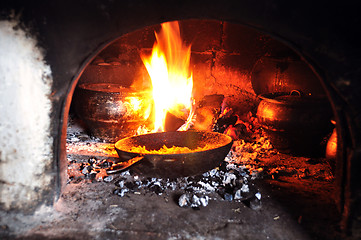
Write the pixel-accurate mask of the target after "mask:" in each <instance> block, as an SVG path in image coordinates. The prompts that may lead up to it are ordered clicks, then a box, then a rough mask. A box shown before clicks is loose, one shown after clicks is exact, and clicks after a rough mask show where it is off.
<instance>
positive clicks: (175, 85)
mask: <svg viewBox="0 0 361 240" xmlns="http://www.w3.org/2000/svg"><path fill="white" fill-rule="evenodd" d="M155 36H156V42H155V43H154V46H153V49H152V54H151V55H150V56H145V55H144V54H142V55H141V58H142V60H143V63H144V65H145V67H146V69H147V71H148V73H149V76H150V78H151V81H152V88H153V90H152V95H153V100H154V115H155V117H154V118H155V119H154V131H164V125H165V117H166V114H167V112H170V113H172V114H173V115H175V116H177V117H179V118H181V119H185V118H187V115H191V113H190V109H191V106H192V89H193V79H192V73H191V71H190V68H189V63H190V54H191V48H190V46H186V45H185V44H184V43H183V42H182V39H181V37H180V31H179V25H178V22H167V23H163V24H162V29H161V31H160V32H159V33H155Z"/></svg>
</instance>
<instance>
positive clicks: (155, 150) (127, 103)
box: [66, 20, 340, 228]
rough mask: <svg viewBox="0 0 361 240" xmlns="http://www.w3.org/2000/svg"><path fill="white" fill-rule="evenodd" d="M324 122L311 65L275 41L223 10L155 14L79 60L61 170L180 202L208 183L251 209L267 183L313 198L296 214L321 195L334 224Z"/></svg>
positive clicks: (283, 192)
mask: <svg viewBox="0 0 361 240" xmlns="http://www.w3.org/2000/svg"><path fill="white" fill-rule="evenodd" d="M177 36H179V37H180V38H179V39H177V38H176V37H177ZM164 60H165V63H164V62H162V61H164ZM178 68H181V70H179V69H178ZM163 70H168V72H162V71H163ZM170 71H176V72H177V71H183V72H182V74H183V75H182V74H181V75H182V76H179V74H178V72H177V74H175V73H173V72H172V73H170ZM174 74H175V76H174ZM169 76H172V77H173V78H172V77H169ZM167 77H169V78H172V79H177V81H178V80H179V81H180V82H177V83H176V84H175V86H173V87H172V86H168V84H169V85H170V83H168V82H165V81H164V78H167ZM157 80H159V81H160V82H155V81H157ZM182 84H183V85H182ZM159 85H160V88H159V89H157V90H155V89H156V86H159ZM166 86H168V87H169V88H166ZM180 93H181V94H180ZM163 94H164V95H165V96H163ZM178 94H180V96H178ZM160 95H162V96H163V98H159V99H158V97H160ZM181 98H184V99H185V101H183V102H182V101H180V99H181ZM173 102H175V103H173ZM171 103H173V105H172V106H171V107H170V106H169V104H171ZM162 104H163V105H166V106H164V107H163V108H161V107H159V106H160V105H162ZM159 109H161V110H159ZM157 111H160V112H162V113H163V115H164V116H163V118H159V119H160V120H159V121H160V123H161V124H160V125H159V126H158V125H156V119H157V118H158V115H157ZM336 125H337V123H336V121H335V119H334V117H333V113H332V109H331V106H330V103H329V101H328V98H327V96H326V93H325V90H324V89H323V86H322V84H321V81H320V79H319V77H318V76H317V75H316V74H315V73H314V72H313V70H312V69H311V67H310V66H309V65H308V64H307V63H306V62H305V61H304V60H303V58H302V56H300V55H299V53H296V52H295V51H294V50H292V49H291V48H290V47H289V46H287V45H286V44H285V43H282V42H281V41H280V40H277V39H275V38H273V37H271V36H269V35H266V34H263V33H260V32H257V31H256V30H253V29H250V28H248V27H246V26H243V25H238V24H233V23H230V22H224V21H214V20H182V21H175V22H167V23H163V24H159V25H154V26H149V27H146V28H144V29H139V30H137V31H135V32H131V33H128V34H126V35H123V36H121V37H120V38H119V39H117V40H116V41H114V42H112V43H110V44H109V45H108V46H107V47H106V48H104V49H103V50H102V51H101V52H100V53H99V54H98V55H97V56H95V57H94V58H93V60H92V61H91V62H90V63H89V64H88V66H87V67H86V68H85V69H84V72H83V73H82V75H81V77H80V79H79V81H78V83H77V85H76V88H75V91H74V94H73V99H72V104H71V109H70V113H69V121H68V130H67V139H66V140H67V145H66V148H67V159H68V170H67V173H68V176H67V177H68V178H67V182H68V184H79V183H91V182H97V181H101V182H107V183H109V184H114V194H116V195H119V196H120V197H123V196H125V195H127V194H140V195H141V194H143V193H148V192H151V193H153V194H158V195H161V194H167V193H168V192H170V191H178V197H177V198H176V203H177V204H179V206H181V207H192V208H200V207H206V206H207V205H208V201H209V200H210V199H212V194H215V195H217V196H218V197H219V198H220V199H222V200H225V201H241V202H243V203H245V204H246V205H247V206H249V207H251V208H252V209H259V208H260V207H261V199H262V194H265V193H263V192H262V191H261V190H260V188H259V187H258V184H260V185H264V184H267V185H268V186H271V188H272V189H273V190H275V191H274V193H275V196H276V198H277V197H279V199H280V202H281V203H285V202H287V201H289V200H290V199H289V198H292V197H291V196H293V198H296V199H297V200H298V201H296V202H294V203H293V204H294V205H298V204H300V205H302V204H306V203H309V205H312V206H313V207H310V206H309V205H307V207H304V208H302V207H301V209H302V211H306V212H302V213H300V212H297V213H294V214H295V217H297V218H298V221H299V222H300V223H301V222H302V217H304V216H307V215H311V214H312V211H313V210H315V209H314V208H318V207H320V206H322V208H323V209H325V208H327V209H328V210H327V211H324V212H323V213H322V214H320V215H322V217H320V218H328V217H329V216H328V215H332V217H331V218H329V219H328V220H327V221H331V224H335V222H336V221H335V219H336V218H338V217H339V216H338V215H337V214H338V212H337V207H336V208H332V207H330V206H339V205H340V203H339V202H338V201H339V199H338V194H339V192H338V191H339V189H338V188H337V186H336V183H335V182H336V180H335V178H336V176H337V167H336V166H337V164H336V155H337V136H336V130H335V127H336ZM143 136H146V137H143ZM131 147H134V148H137V149H136V150H134V148H132V149H131ZM130 153H131V154H130ZM137 153H138V154H137ZM162 154H163V155H166V157H164V158H162V157H160V156H162ZM148 156H151V158H152V159H155V160H154V161H152V160H149V159H147V157H148ZM159 158H161V161H162V163H161V164H158V162H159ZM189 159H190V160H192V161H193V160H194V159H196V160H199V161H198V162H197V161H195V160H194V162H192V163H191V164H184V162H186V161H188V160H189ZM190 160H189V161H190ZM179 161H181V162H183V164H181V165H179V164H175V163H177V162H179ZM155 162H156V163H155ZM178 168H179V169H178ZM194 169H195V170H194ZM287 194H288V196H289V198H288V197H285V196H287ZM282 201H283V202H282ZM311 202H312V204H311ZM330 208H332V209H330ZM296 215H297V216H296ZM325 215H327V216H326V217H325ZM323 220H324V219H323ZM325 221H326V220H325ZM306 224H308V227H309V228H313V227H314V226H311V225H312V224H310V223H306Z"/></svg>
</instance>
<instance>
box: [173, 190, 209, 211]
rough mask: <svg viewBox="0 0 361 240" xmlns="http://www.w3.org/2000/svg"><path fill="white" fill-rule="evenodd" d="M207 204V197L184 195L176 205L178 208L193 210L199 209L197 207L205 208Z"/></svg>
mask: <svg viewBox="0 0 361 240" xmlns="http://www.w3.org/2000/svg"><path fill="white" fill-rule="evenodd" d="M208 202H209V197H208V196H201V197H199V196H198V195H196V194H192V193H184V194H182V195H181V196H180V197H179V200H178V205H179V206H180V207H191V208H193V209H199V207H206V206H207V205H208Z"/></svg>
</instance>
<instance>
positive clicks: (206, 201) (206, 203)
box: [199, 196, 209, 207]
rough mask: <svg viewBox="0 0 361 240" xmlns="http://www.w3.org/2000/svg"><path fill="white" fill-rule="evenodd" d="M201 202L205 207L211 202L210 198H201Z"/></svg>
mask: <svg viewBox="0 0 361 240" xmlns="http://www.w3.org/2000/svg"><path fill="white" fill-rule="evenodd" d="M199 200H200V202H201V204H202V206H203V207H206V206H208V202H209V197H208V196H203V197H200V198H199Z"/></svg>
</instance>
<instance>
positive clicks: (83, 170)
mask: <svg viewBox="0 0 361 240" xmlns="http://www.w3.org/2000/svg"><path fill="white" fill-rule="evenodd" d="M92 169H93V168H92V166H89V165H87V166H85V167H84V168H83V169H82V170H81V173H82V174H84V175H86V174H89V173H90V171H91V170H92Z"/></svg>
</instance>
